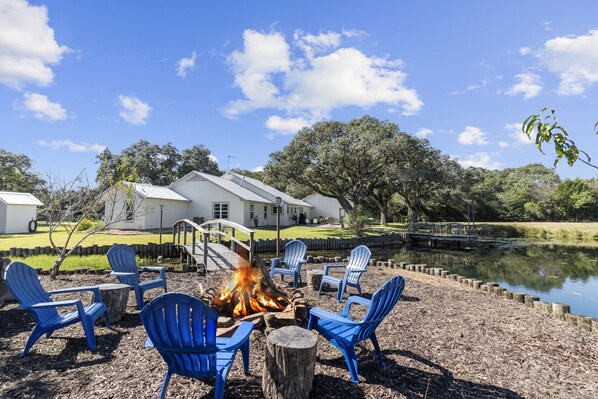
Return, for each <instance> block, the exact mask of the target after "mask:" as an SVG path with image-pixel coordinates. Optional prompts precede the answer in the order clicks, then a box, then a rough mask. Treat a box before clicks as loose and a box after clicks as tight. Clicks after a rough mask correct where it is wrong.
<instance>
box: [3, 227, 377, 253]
mask: <svg viewBox="0 0 598 399" xmlns="http://www.w3.org/2000/svg"><path fill="white" fill-rule="evenodd" d="M254 231H255V235H254V238H255V239H256V240H265V239H274V238H276V227H273V226H272V227H264V228H258V229H254ZM84 234H85V233H84V232H76V233H75V234H74V236H73V238H72V239H71V244H74V243H75V242H76V240H78V239H79V238H80V237H82V236H83V235H84ZM369 234H375V233H369ZM66 236H67V233H66V231H64V230H62V231H58V232H56V233H54V242H55V243H56V244H57V245H61V244H63V243H64V240H65V239H66ZM236 236H237V237H238V238H239V239H241V240H247V239H248V237H247V236H246V235H244V234H242V233H237V234H236ZM329 237H333V238H350V237H353V236H352V235H351V233H349V232H348V231H347V230H346V229H339V228H328V227H311V226H291V227H282V228H281V229H280V238H282V239H293V238H329ZM159 241H160V235H159V234H150V233H138V232H130V233H118V234H114V233H98V234H94V235H92V236H90V237H89V238H87V239H86V240H85V241H83V243H82V244H81V246H83V247H89V246H92V245H94V244H96V245H112V244H115V243H118V244H147V243H150V242H152V243H157V242H159ZM162 242H172V235H171V234H163V235H162ZM49 245H50V241H49V237H48V226H47V225H40V226H39V227H38V229H37V231H36V232H35V233H27V234H7V235H0V250H8V249H10V248H35V247H45V246H49Z"/></svg>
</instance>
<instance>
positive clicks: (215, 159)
mask: <svg viewBox="0 0 598 399" xmlns="http://www.w3.org/2000/svg"><path fill="white" fill-rule="evenodd" d="M208 158H210V159H211V160H212V161H214V162H216V163H218V158H216V155H212V154H210V155H208Z"/></svg>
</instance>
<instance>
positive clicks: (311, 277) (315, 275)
mask: <svg viewBox="0 0 598 399" xmlns="http://www.w3.org/2000/svg"><path fill="white" fill-rule="evenodd" d="M322 276H324V271H323V270H308V271H307V285H308V286H309V287H310V288H311V289H312V290H314V291H318V290H319V289H320V284H321V283H322Z"/></svg>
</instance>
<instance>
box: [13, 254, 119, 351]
mask: <svg viewBox="0 0 598 399" xmlns="http://www.w3.org/2000/svg"><path fill="white" fill-rule="evenodd" d="M4 280H5V282H6V285H7V286H8V289H9V290H10V292H11V293H12V295H13V296H14V297H15V299H16V300H17V302H19V305H20V307H21V309H24V310H27V311H29V312H30V313H31V314H32V315H33V318H34V319H35V321H36V323H37V324H36V325H35V327H34V328H33V332H31V335H30V336H29V339H28V340H27V344H26V345H25V350H24V351H23V353H22V354H21V356H22V357H23V356H25V355H27V353H28V352H29V350H30V349H31V347H32V346H33V344H34V343H35V342H36V341H37V340H38V339H39V338H40V337H41V336H42V335H44V334H46V338H49V337H50V335H52V332H54V330H58V329H59V328H62V327H66V326H69V325H71V324H74V323H77V322H81V324H83V330H84V331H85V336H86V337H87V346H89V349H95V348H96V336H95V334H94V331H93V325H94V323H95V321H96V319H97V318H98V317H100V316H102V315H103V316H104V317H105V318H106V326H107V327H108V328H110V319H109V318H108V310H107V309H106V305H105V304H104V303H103V302H102V297H101V296H100V289H99V288H98V287H97V286H95V287H75V288H65V289H61V290H55V291H50V292H46V291H45V290H44V289H43V288H42V286H41V284H40V282H39V279H38V278H37V273H36V272H35V270H33V269H32V268H31V267H30V266H29V265H26V264H25V263H22V262H12V263H11V264H10V265H8V268H7V269H6V271H5V273H4ZM80 291H91V292H93V294H94V295H93V296H94V302H93V303H92V304H90V305H89V306H85V307H83V303H82V302H81V300H80V299H75V300H68V301H57V302H54V301H52V299H50V295H54V294H63V293H67V292H80ZM66 306H76V307H77V310H72V311H70V312H67V313H62V314H61V313H58V310H57V308H59V307H66Z"/></svg>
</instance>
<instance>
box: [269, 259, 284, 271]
mask: <svg viewBox="0 0 598 399" xmlns="http://www.w3.org/2000/svg"><path fill="white" fill-rule="evenodd" d="M281 259H283V258H282V257H281V258H272V259H270V267H271V268H275V267H276V266H278V261H279V260H281Z"/></svg>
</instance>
